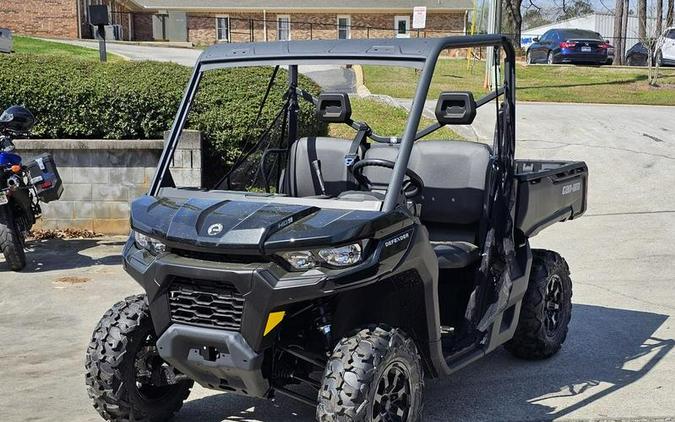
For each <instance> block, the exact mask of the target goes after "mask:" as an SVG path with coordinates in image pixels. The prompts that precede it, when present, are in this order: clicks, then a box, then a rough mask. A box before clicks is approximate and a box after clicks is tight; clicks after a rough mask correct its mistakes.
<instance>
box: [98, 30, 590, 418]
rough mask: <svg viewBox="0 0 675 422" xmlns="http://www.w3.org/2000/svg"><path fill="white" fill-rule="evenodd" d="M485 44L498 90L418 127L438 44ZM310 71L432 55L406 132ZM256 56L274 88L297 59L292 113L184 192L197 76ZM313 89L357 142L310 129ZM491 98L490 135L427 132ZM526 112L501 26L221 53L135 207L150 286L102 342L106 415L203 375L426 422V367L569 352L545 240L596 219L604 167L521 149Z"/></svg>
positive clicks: (113, 320)
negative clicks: (175, 167)
mask: <svg viewBox="0 0 675 422" xmlns="http://www.w3.org/2000/svg"><path fill="white" fill-rule="evenodd" d="M483 47H486V48H487V47H492V48H493V50H492V51H493V52H494V57H495V59H496V62H497V63H499V62H500V61H502V60H501V59H502V58H503V61H502V64H501V66H500V67H499V69H500V72H497V70H495V72H496V75H498V74H499V73H502V74H503V78H502V77H499V80H500V83H499V84H498V85H499V87H498V88H497V89H495V90H494V91H493V92H491V93H489V94H487V95H486V96H484V97H482V98H479V99H475V98H474V96H473V95H472V93H470V92H442V93H441V94H440V96H439V98H438V101H437V105H436V108H435V116H436V122H434V123H433V124H431V125H430V126H428V127H426V128H423V129H421V130H420V129H419V128H418V126H419V125H420V122H421V119H422V114H423V112H424V107H425V100H426V97H427V94H428V91H429V88H430V84H431V77H432V74H433V72H434V69H435V67H436V64H437V61H438V60H439V56H440V55H441V53H442V52H443V51H444V50H446V49H450V48H453V49H464V48H483ZM308 64H311V65H314V64H331V65H352V64H366V65H391V66H406V67H412V68H416V69H418V71H419V73H418V74H419V82H418V85H417V89H416V94H415V98H414V101H413V103H412V106H411V109H410V113H409V116H408V120H407V124H406V128H405V130H404V132H403V134H402V136H400V137H384V136H380V135H378V134H377V133H375V131H374V130H372V129H371V128H370V127H369V125H368V122H358V121H354V120H352V109H351V106H350V98H349V96H348V95H347V94H344V93H331V92H326V93H322V94H320V95H318V96H315V95H312V94H311V93H309V92H306V91H305V90H303V89H301V88H300V86H299V84H298V80H299V78H298V66H302V65H308ZM241 66H266V67H268V68H269V69H270V72H271V75H272V76H271V80H270V84H272V82H273V80H274V78H275V77H276V75H277V74H278V73H279V72H287V80H288V83H287V89H286V88H285V87H286V85H284V89H285V90H286V94H285V95H284V96H283V100H282V104H281V106H280V109H279V111H278V113H277V114H276V119H275V120H274V121H272V122H268V123H269V127H268V130H265V131H263V132H262V134H261V135H260V138H259V139H257V140H254V141H253V142H251V144H250V146H249V147H246V148H244V149H243V151H242V154H241V155H240V156H239V158H238V159H237V160H236V162H234V163H233V164H232V165H231V170H230V171H229V172H227V173H226V174H224V176H223V177H222V178H221V179H220V180H219V181H218V183H216V184H215V186H213V187H212V188H209V189H206V188H194V187H192V188H181V187H176V186H175V183H174V180H175V179H174V177H172V175H171V169H170V163H171V160H172V157H173V154H174V151H175V150H176V146H177V143H178V142H179V140H180V136H181V133H182V130H183V128H184V125H185V123H186V120H187V114H188V112H189V110H190V107H191V105H192V103H193V101H194V98H195V94H196V93H197V91H198V90H199V86H200V81H201V78H202V76H203V75H204V74H206V73H208V72H212V71H217V70H218V69H223V68H232V67H241ZM280 67H281V69H282V70H280ZM286 69H287V70H286ZM496 69H497V68H496ZM252 95H253V93H252ZM256 95H259V94H258V93H256ZM301 102H306V103H305V104H309V105H311V107H313V108H314V109H315V113H316V115H317V116H318V118H319V119H320V120H322V121H323V122H328V123H331V124H345V125H349V126H351V127H352V128H353V129H354V136H353V138H352V139H338V138H329V137H320V136H300V134H299V131H298V119H299V117H298V114H299V110H300V104H301ZM489 104H491V105H492V107H493V108H494V110H495V113H496V122H497V123H496V127H495V135H494V142H493V145H492V146H489V145H485V144H482V143H478V142H466V141H446V140H444V141H441V140H421V138H423V137H426V138H429V135H431V134H432V133H433V132H435V131H437V130H438V129H441V128H443V127H444V126H446V125H468V124H471V122H472V121H473V119H474V117H475V116H476V110H477V108H479V107H481V106H484V105H489ZM515 112H516V109H515V62H514V51H513V48H512V46H511V44H510V43H509V42H508V41H507V39H506V38H504V37H501V36H496V35H495V36H472V37H450V38H441V39H391V40H340V41H308V42H276V43H252V44H224V45H217V46H213V47H210V48H208V49H207V50H206V51H205V52H204V53H203V54H202V55H201V57H200V59H199V61H198V63H197V65H196V69H195V71H194V74H193V77H192V79H191V81H190V82H189V84H188V87H187V89H186V92H185V96H184V99H183V101H182V103H181V105H180V108H179V110H178V113H177V116H176V120H175V122H174V125H173V128H172V131H171V134H170V136H169V139H168V142H167V143H166V147H165V150H164V152H163V154H162V157H161V159H160V163H159V166H158V169H157V172H156V175H155V178H154V180H153V182H152V185H151V188H150V191H149V193H148V195H147V196H144V197H141V198H139V199H137V200H136V201H135V202H134V203H133V205H132V208H131V226H132V230H133V232H132V235H131V236H130V238H129V240H128V242H127V243H126V245H125V247H124V260H123V262H124V268H125V270H126V271H127V272H128V273H129V274H130V275H131V276H132V277H133V278H134V279H135V280H136V281H137V282H138V283H139V284H140V285H141V286H142V287H143V289H144V290H145V294H143V295H137V296H132V297H128V298H127V299H125V300H123V301H121V302H119V303H117V304H115V305H114V306H113V307H112V308H111V309H110V310H109V311H108V312H107V313H106V314H105V315H104V316H103V318H102V319H101V321H100V323H99V325H98V326H97V327H96V329H95V331H94V333H93V336H92V339H91V343H90V345H89V348H88V350H87V356H86V383H87V386H88V391H89V396H90V397H91V399H92V400H93V403H94V407H95V408H96V410H97V411H98V412H99V413H100V414H101V415H102V416H103V417H104V418H105V419H108V420H115V421H117V420H120V421H121V420H124V421H126V420H165V419H168V418H169V417H171V415H173V414H174V413H175V412H176V411H178V409H180V407H181V405H182V403H183V401H184V400H185V399H186V398H187V397H188V394H189V392H190V389H191V387H192V385H193V382H194V381H196V382H198V383H199V384H201V385H202V386H204V387H206V388H210V389H214V390H221V391H226V392H232V393H237V394H242V395H247V396H253V397H260V398H267V399H270V398H274V397H275V396H277V395H284V396H288V397H291V398H293V399H296V400H299V401H301V402H304V403H306V404H308V405H310V406H313V407H315V408H316V418H317V420H320V421H418V420H420V418H421V410H422V393H423V386H424V380H425V379H426V378H435V377H441V376H447V375H450V374H452V373H453V372H455V371H457V370H458V369H460V368H462V367H464V366H466V365H468V364H469V363H471V362H473V361H475V360H478V359H479V358H481V357H483V356H485V355H486V354H487V353H489V352H491V351H493V350H494V349H495V348H497V347H499V346H500V345H505V347H506V348H507V349H508V350H509V351H511V352H512V353H513V354H514V355H516V356H518V357H521V358H524V359H543V358H547V357H549V356H551V355H553V354H555V353H556V352H557V351H558V350H559V349H560V347H561V345H562V343H563V342H564V340H565V337H566V335H567V326H568V322H569V321H570V315H571V308H572V305H571V296H572V284H571V280H570V276H569V269H568V266H567V264H566V262H565V260H564V259H563V258H562V257H561V256H560V255H558V254H557V253H555V252H551V251H547V250H532V249H530V244H529V238H530V237H531V236H534V235H535V234H537V233H538V232H539V231H540V230H542V229H543V228H545V227H547V226H549V225H551V224H553V223H555V222H560V221H565V220H570V219H573V218H577V217H579V216H580V215H581V214H583V212H584V211H585V209H586V189H587V174H588V170H587V167H586V165H585V164H584V163H583V162H561V161H560V162H559V161H535V160H516V159H515V158H514V147H515V122H516V119H515ZM246 177H248V178H249V179H246ZM242 179H244V180H242ZM254 179H255V180H258V181H260V180H262V182H261V183H262V186H260V185H256V184H255V183H253V182H252V180H254Z"/></svg>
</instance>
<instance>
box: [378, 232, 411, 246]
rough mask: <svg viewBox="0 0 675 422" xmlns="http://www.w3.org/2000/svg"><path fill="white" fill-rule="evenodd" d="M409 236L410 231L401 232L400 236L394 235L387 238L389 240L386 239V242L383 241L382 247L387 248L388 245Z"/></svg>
mask: <svg viewBox="0 0 675 422" xmlns="http://www.w3.org/2000/svg"><path fill="white" fill-rule="evenodd" d="M409 237H410V232H408V233H403V234H402V235H400V236H396V237H395V238H393V239H389V240H387V241H386V242H384V247H385V248H388V247H390V246H392V245H395V244H397V243H399V242H400V241H402V240H406V239H407V238H409Z"/></svg>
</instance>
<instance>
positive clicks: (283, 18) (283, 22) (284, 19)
mask: <svg viewBox="0 0 675 422" xmlns="http://www.w3.org/2000/svg"><path fill="white" fill-rule="evenodd" d="M277 39H278V40H279V41H288V40H290V39H291V17H290V16H288V15H277Z"/></svg>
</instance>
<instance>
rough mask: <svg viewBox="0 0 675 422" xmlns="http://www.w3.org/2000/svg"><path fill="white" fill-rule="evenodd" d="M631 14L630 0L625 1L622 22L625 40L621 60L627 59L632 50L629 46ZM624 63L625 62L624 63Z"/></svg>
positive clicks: (622, 33) (622, 34)
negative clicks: (629, 20)
mask: <svg viewBox="0 0 675 422" xmlns="http://www.w3.org/2000/svg"><path fill="white" fill-rule="evenodd" d="M629 14H630V0H624V1H623V18H622V22H621V37H622V38H623V45H622V46H623V50H621V59H622V60H623V59H624V58H625V57H626V51H628V49H629V48H630V46H629V45H628V18H629ZM622 63H623V61H622Z"/></svg>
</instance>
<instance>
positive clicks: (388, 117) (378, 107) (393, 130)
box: [328, 97, 463, 140]
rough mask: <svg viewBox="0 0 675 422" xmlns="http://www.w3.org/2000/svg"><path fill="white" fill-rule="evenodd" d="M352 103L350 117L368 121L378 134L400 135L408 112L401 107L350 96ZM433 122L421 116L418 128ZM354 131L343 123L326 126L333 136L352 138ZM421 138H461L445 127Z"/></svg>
mask: <svg viewBox="0 0 675 422" xmlns="http://www.w3.org/2000/svg"><path fill="white" fill-rule="evenodd" d="M350 100H351V104H352V119H354V120H356V121H362V122H366V123H368V125H369V126H370V127H371V128H372V129H373V132H375V133H376V134H378V135H382V136H401V135H402V134H403V129H405V123H406V120H407V119H408V112H407V111H406V110H404V109H402V108H399V107H394V106H391V105H388V104H384V103H381V102H378V101H375V100H370V99H363V98H354V97H352V98H350ZM432 123H434V121H433V120H431V119H427V118H422V122H421V123H420V128H424V127H426V126H428V125H430V124H432ZM355 134H356V132H355V131H354V129H352V128H350V127H348V126H347V125H345V124H339V123H332V124H330V125H329V126H328V136H332V137H335V138H347V139H351V138H354V135H355ZM423 139H455V140H462V139H463V138H462V137H461V136H460V135H458V134H457V133H455V132H453V131H452V130H450V129H448V128H447V127H444V128H441V129H439V130H437V131H436V132H434V133H432V134H431V135H428V136H427V137H426V138H423Z"/></svg>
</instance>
